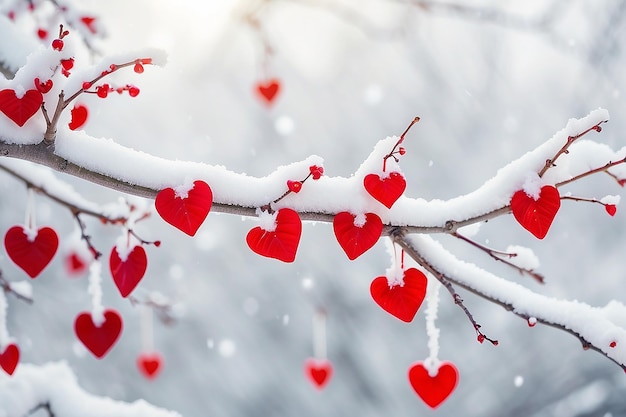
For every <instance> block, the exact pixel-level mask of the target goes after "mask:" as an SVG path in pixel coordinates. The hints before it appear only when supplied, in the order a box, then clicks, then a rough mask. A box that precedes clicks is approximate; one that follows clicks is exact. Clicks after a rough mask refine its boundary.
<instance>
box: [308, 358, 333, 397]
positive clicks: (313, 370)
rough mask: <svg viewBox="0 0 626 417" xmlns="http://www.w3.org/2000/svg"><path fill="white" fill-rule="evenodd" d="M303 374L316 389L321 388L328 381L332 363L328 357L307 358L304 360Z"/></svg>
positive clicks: (331, 371)
mask: <svg viewBox="0 0 626 417" xmlns="http://www.w3.org/2000/svg"><path fill="white" fill-rule="evenodd" d="M304 374H305V375H306V376H307V378H309V381H311V383H312V384H313V386H314V387H315V388H317V389H322V388H324V387H325V386H326V384H328V382H329V381H330V377H331V376H332V374H333V365H332V364H331V363H330V361H329V360H328V359H316V358H309V359H307V360H306V361H305V362H304Z"/></svg>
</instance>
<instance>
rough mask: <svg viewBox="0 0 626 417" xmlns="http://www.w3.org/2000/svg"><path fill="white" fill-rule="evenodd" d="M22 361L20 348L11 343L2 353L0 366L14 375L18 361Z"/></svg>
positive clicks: (0, 354)
mask: <svg viewBox="0 0 626 417" xmlns="http://www.w3.org/2000/svg"><path fill="white" fill-rule="evenodd" d="M19 361H20V349H19V348H18V347H17V345H16V344H14V343H11V344H9V345H8V346H7V347H6V348H5V349H4V352H2V353H0V367H1V368H2V369H4V372H6V373H7V374H9V375H13V372H14V371H15V368H16V367H17V363H18V362H19Z"/></svg>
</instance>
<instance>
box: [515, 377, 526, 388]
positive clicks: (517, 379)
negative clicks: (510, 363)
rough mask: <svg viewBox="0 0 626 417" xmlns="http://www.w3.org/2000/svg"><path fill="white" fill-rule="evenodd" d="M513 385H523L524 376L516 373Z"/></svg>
mask: <svg viewBox="0 0 626 417" xmlns="http://www.w3.org/2000/svg"><path fill="white" fill-rule="evenodd" d="M513 385H515V386H516V387H517V388H519V387H521V386H522V385H524V377H523V376H521V375H517V376H516V377H515V379H513Z"/></svg>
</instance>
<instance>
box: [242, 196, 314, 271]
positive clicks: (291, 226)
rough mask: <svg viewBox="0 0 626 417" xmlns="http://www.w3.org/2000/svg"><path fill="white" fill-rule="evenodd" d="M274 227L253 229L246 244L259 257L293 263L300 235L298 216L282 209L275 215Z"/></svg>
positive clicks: (286, 209) (300, 226)
mask: <svg viewBox="0 0 626 417" xmlns="http://www.w3.org/2000/svg"><path fill="white" fill-rule="evenodd" d="M275 226H276V227H275V228H274V230H265V229H263V228H262V227H260V226H257V227H255V228H254V229H252V230H250V231H249V232H248V235H247V236H246V242H247V243H248V246H249V247H250V249H252V251H253V252H255V253H258V254H259V255H261V256H265V257H268V258H274V259H278V260H280V261H283V262H293V261H294V260H295V259H296V252H297V251H298V244H299V243H300V235H302V222H301V221H300V216H298V213H297V212H295V211H293V210H291V209H288V208H282V209H280V210H278V213H276V221H275Z"/></svg>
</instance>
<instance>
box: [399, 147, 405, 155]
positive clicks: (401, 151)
mask: <svg viewBox="0 0 626 417" xmlns="http://www.w3.org/2000/svg"><path fill="white" fill-rule="evenodd" d="M398 153H399V154H400V155H404V154H405V153H406V149H404V147H402V146H400V149H398Z"/></svg>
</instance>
